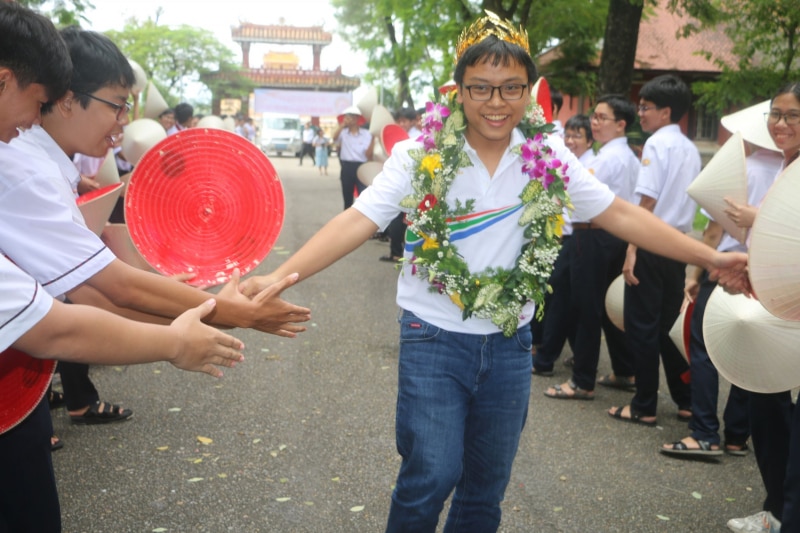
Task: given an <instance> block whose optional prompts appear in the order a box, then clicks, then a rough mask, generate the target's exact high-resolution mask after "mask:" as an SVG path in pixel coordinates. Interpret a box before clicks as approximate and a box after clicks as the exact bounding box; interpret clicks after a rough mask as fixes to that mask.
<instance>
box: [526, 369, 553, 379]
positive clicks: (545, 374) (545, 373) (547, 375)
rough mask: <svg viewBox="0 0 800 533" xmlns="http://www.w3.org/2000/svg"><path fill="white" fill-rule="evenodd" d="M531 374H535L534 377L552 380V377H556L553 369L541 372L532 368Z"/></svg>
mask: <svg viewBox="0 0 800 533" xmlns="http://www.w3.org/2000/svg"><path fill="white" fill-rule="evenodd" d="M531 374H533V375H534V376H542V377H545V378H551V377H553V376H554V375H555V372H553V370H552V369H550V370H539V369H538V368H536V367H535V366H534V367H532V368H531Z"/></svg>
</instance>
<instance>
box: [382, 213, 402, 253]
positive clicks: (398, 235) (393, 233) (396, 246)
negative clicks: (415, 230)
mask: <svg viewBox="0 0 800 533" xmlns="http://www.w3.org/2000/svg"><path fill="white" fill-rule="evenodd" d="M405 217H406V214H405V213H400V214H399V215H397V216H396V217H394V219H392V221H391V222H389V226H387V227H386V233H387V234H388V235H389V253H390V254H391V255H392V257H403V248H405V244H406V223H405V222H404V221H405Z"/></svg>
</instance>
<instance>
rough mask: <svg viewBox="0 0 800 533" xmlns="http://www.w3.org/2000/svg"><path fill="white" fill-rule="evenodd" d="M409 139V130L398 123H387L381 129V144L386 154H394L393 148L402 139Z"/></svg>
mask: <svg viewBox="0 0 800 533" xmlns="http://www.w3.org/2000/svg"><path fill="white" fill-rule="evenodd" d="M406 139H408V132H407V131H406V130H404V129H403V128H402V127H401V126H398V125H397V124H387V125H386V126H384V127H383V130H382V131H381V144H383V151H384V152H386V155H387V156H388V155H392V148H394V145H395V144H397V143H398V142H400V141H405V140H406Z"/></svg>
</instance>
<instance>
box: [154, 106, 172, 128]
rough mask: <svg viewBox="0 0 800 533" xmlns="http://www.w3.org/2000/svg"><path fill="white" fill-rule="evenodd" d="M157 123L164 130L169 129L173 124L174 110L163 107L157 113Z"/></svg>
mask: <svg viewBox="0 0 800 533" xmlns="http://www.w3.org/2000/svg"><path fill="white" fill-rule="evenodd" d="M158 123H159V124H161V127H162V128H164V131H169V130H170V128H172V126H174V125H175V111H173V110H172V109H165V110H164V111H162V112H161V113H160V114H159V115H158Z"/></svg>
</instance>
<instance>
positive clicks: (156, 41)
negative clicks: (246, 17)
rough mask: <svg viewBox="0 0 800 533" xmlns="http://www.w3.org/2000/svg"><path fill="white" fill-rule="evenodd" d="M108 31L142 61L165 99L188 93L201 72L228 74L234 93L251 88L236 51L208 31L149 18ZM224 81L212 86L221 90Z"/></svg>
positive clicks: (145, 69)
mask: <svg viewBox="0 0 800 533" xmlns="http://www.w3.org/2000/svg"><path fill="white" fill-rule="evenodd" d="M106 34H107V35H108V36H109V37H110V38H111V39H112V40H113V41H114V42H115V43H116V44H117V46H119V48H120V49H121V50H122V52H123V53H124V54H125V55H126V56H127V57H129V58H131V59H133V60H134V61H136V62H137V63H139V64H140V65H141V66H142V68H143V69H144V71H145V73H146V74H147V77H148V79H151V80H153V82H154V83H155V84H156V86H157V87H158V88H159V91H160V92H161V93H162V95H163V96H164V98H165V99H166V100H167V101H168V102H169V103H170V104H174V103H175V102H177V101H178V100H180V99H182V98H183V96H184V90H185V88H186V86H187V84H189V83H190V82H200V81H201V78H200V77H201V75H202V74H206V73H209V72H212V71H219V72H222V73H225V76H222V77H221V78H224V79H225V80H226V81H225V83H227V84H228V86H229V87H230V93H233V94H230V95H231V96H234V95H235V96H240V95H242V94H245V95H246V94H247V93H248V92H249V91H250V88H251V84H249V83H248V82H247V81H246V80H245V79H244V78H243V77H242V76H237V74H238V72H240V69H239V68H238V67H237V66H236V65H235V64H234V62H233V61H234V53H233V51H232V50H230V49H229V48H228V47H227V46H225V45H224V44H222V43H220V42H219V41H218V40H217V39H216V38H214V37H213V36H211V35H209V33H208V32H207V31H206V30H202V29H198V28H193V27H190V26H185V25H182V26H179V27H177V28H172V27H169V26H164V25H160V24H158V22H157V19H156V20H153V19H150V18H148V19H147V20H144V21H139V20H137V19H135V18H132V19H129V20H128V21H127V22H126V23H125V26H124V27H123V29H122V30H120V31H116V30H112V31H108V32H106ZM222 84H223V83H222V82H209V83H208V84H207V85H209V88H210V89H211V90H212V91H213V90H214V89H217V90H219V89H220V88H221V86H222Z"/></svg>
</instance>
